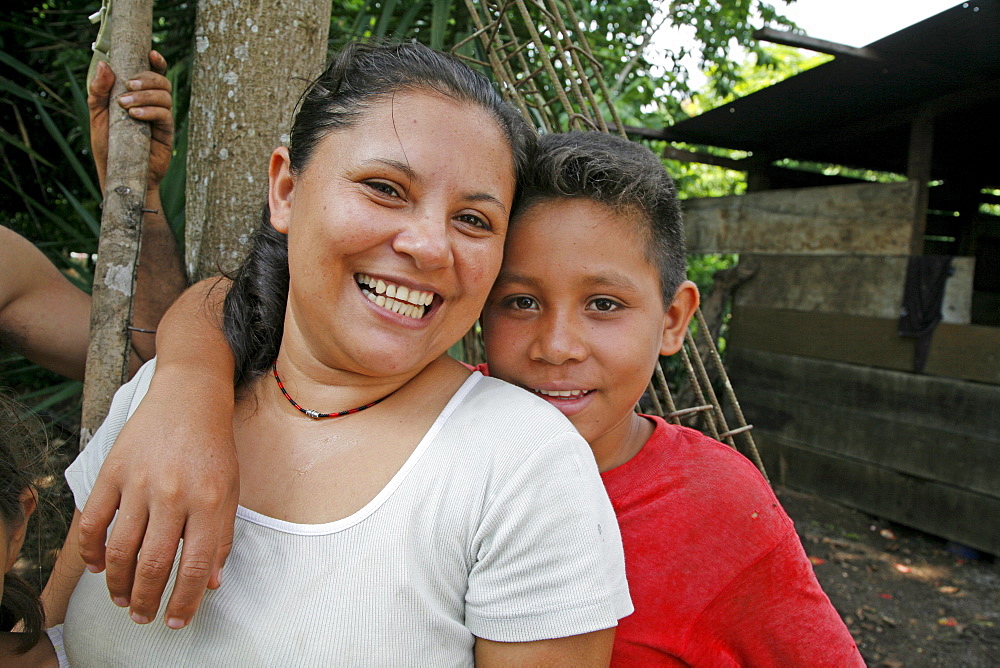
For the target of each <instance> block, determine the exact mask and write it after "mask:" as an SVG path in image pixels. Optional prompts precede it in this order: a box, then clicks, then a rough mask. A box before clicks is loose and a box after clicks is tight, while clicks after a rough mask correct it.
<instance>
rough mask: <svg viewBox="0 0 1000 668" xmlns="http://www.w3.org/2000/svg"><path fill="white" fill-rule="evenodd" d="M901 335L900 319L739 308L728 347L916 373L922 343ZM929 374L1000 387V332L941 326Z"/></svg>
mask: <svg viewBox="0 0 1000 668" xmlns="http://www.w3.org/2000/svg"><path fill="white" fill-rule="evenodd" d="M896 331H897V321H896V319H888V318H871V317H866V316H857V315H847V314H843V313H814V312H807V311H795V310H790V309H773V308H763V307H757V306H744V307H740V306H737V307H736V308H734V309H733V317H732V322H731V326H730V331H729V341H728V344H729V346H730V347H735V348H751V349H755V350H765V351H769V352H779V353H780V352H783V353H789V354H793V355H801V356H804V357H815V358H819V359H825V360H833V361H840V362H849V363H851V364H860V365H865V366H872V367H879V368H883V369H895V370H900V371H912V370H913V354H914V347H915V341H916V340H915V339H912V338H907V337H900V336H898V335H897V334H896ZM924 373H925V374H930V375H935V376H945V377H949V378H959V379H964V380H974V381H978V382H981V383H994V384H1000V328H998V327H983V326H978V325H949V324H941V325H938V327H937V329H936V330H935V331H934V335H933V337H932V339H931V350H930V355H929V356H928V358H927V366H926V367H925V368H924ZM998 419H1000V418H998Z"/></svg>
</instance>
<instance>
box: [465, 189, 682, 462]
mask: <svg viewBox="0 0 1000 668" xmlns="http://www.w3.org/2000/svg"><path fill="white" fill-rule="evenodd" d="M640 224H641V223H639V222H637V221H635V220H634V219H633V218H632V217H631V216H623V215H621V214H618V213H615V211H614V210H613V209H611V208H610V207H607V206H605V205H603V204H598V203H596V202H594V201H592V200H589V199H584V198H574V199H550V200H543V201H542V202H539V203H537V204H534V205H532V206H531V207H530V208H529V209H528V210H526V211H524V212H523V213H522V214H521V215H520V217H519V218H518V219H517V222H516V223H515V224H513V225H512V226H511V228H510V232H509V233H508V238H507V244H506V246H505V251H504V262H503V266H502V268H501V270H500V277H499V278H498V279H497V282H496V284H495V285H494V287H493V291H492V292H491V293H490V296H489V299H488V300H487V302H486V308H485V310H484V312H483V334H484V338H485V342H486V359H487V361H488V362H489V366H490V374H491V375H493V376H496V377H498V378H502V379H504V380H506V381H509V382H511V383H514V384H516V385H519V386H521V387H523V388H525V389H528V390H531V391H532V392H534V393H536V394H538V395H539V396H541V397H542V398H543V399H545V400H546V401H548V402H549V403H551V404H552V405H554V406H555V407H557V408H558V409H559V410H560V411H562V413H563V414H564V415H566V416H567V417H568V418H569V419H570V421H572V422H573V425H574V426H575V427H576V428H577V430H578V431H579V432H580V433H581V434H582V435H583V436H584V438H586V439H587V441H588V442H589V443H590V444H591V446H592V447H593V448H594V451H595V454H597V455H598V463H599V464H600V463H601V454H602V452H604V453H611V452H613V451H615V450H617V449H620V447H621V446H622V444H625V443H626V442H627V441H628V440H629V439H630V438H632V437H633V436H634V434H635V431H636V427H637V422H636V421H637V420H638V421H639V423H645V421H644V420H642V419H641V418H638V417H637V416H636V415H635V413H634V412H633V407H634V406H635V403H636V401H638V399H639V397H640V396H642V393H643V391H644V390H645V388H646V386H647V385H648V383H649V379H650V376H651V375H652V371H653V367H654V365H655V363H656V361H657V359H658V356H659V355H660V354H661V353H662V354H672V353H674V352H676V351H677V349H678V348H679V346H680V344H681V342H682V341H683V336H684V334H683V330H684V329H686V327H687V321H688V319H689V318H690V312H688V313H687V314H686V315H684V314H677V313H674V311H675V309H674V308H673V307H672V308H671V309H669V310H668V309H666V308H665V307H664V305H663V300H662V298H661V295H660V278H659V273H658V271H657V269H656V268H655V267H654V266H653V265H652V264H650V262H649V261H648V260H647V259H646V256H645V253H644V250H645V246H644V242H643V240H642V239H641V238H640V235H639V231H638V226H639V225H640ZM686 285H691V284H686ZM691 287H692V288H693V285H692V286H691ZM694 294H695V298H694V304H695V305H696V304H697V297H696V295H697V292H696V291H695V292H694ZM691 310H692V311H693V307H692V308H691ZM678 317H682V319H683V326H682V327H679V326H678V325H679V323H678V322H677V318H678ZM677 330H680V333H679V337H680V338H678V334H677ZM648 435H649V434H648V433H647V434H646V437H648ZM642 442H645V438H643V439H642ZM639 447H641V443H640V444H639ZM632 454H634V452H633V453H632ZM602 470H603V468H602Z"/></svg>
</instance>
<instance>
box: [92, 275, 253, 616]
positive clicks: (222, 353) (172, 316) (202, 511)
mask: <svg viewBox="0 0 1000 668" xmlns="http://www.w3.org/2000/svg"><path fill="white" fill-rule="evenodd" d="M227 288H228V281H226V280H225V279H209V280H206V281H202V282H201V283H198V284H197V285H195V286H194V287H192V288H191V289H190V290H188V291H187V292H186V293H184V294H183V295H182V296H181V297H180V298H179V299H178V300H177V303H176V304H175V305H174V306H173V307H171V308H170V310H169V311H168V312H167V314H166V315H165V316H164V317H163V320H162V321H161V323H160V328H159V331H158V333H157V336H156V339H157V347H158V352H159V355H158V357H157V368H156V373H155V374H154V375H153V380H152V382H151V384H150V386H149V391H148V392H147V393H146V396H145V397H144V398H143V400H142V402H141V403H140V404H139V407H138V408H137V409H136V411H135V413H134V414H133V415H132V416H131V417H130V418H129V421H128V422H127V423H126V425H125V427H124V428H123V429H122V431H121V433H120V434H119V436H118V438H117V439H116V441H115V444H114V446H113V447H112V449H111V452H110V453H109V455H108V457H107V459H106V460H105V462H104V465H103V467H102V468H101V472H100V475H99V476H98V478H97V482H96V483H95V485H94V489H93V491H92V492H91V493H90V497H89V499H88V501H87V504H86V506H85V507H84V509H83V514H82V516H81V520H80V555H81V556H82V558H83V560H84V561H85V562H86V563H87V564H88V566H89V567H90V568H91V569H92V570H97V571H100V570H103V569H104V568H105V567H106V568H107V582H108V589H109V590H110V593H111V597H112V599H113V600H115V602H116V603H118V604H119V605H122V606H126V605H127V606H129V607H131V611H132V618H133V619H134V620H136V621H137V622H139V623H143V622H144V621H148V620H151V619H153V617H154V616H155V614H156V611H157V609H158V608H159V604H160V598H161V597H162V595H163V590H164V587H165V586H166V582H167V578H168V576H169V575H170V570H171V567H172V565H173V562H174V555H175V554H176V551H177V547H178V541H179V540H180V539H181V538H183V539H184V547H183V550H182V553H181V561H180V565H179V567H178V571H177V580H176V583H175V584H174V589H173V594H172V595H171V597H170V601H169V603H168V604H167V610H166V615H165V619H166V620H167V624H168V626H173V627H177V628H180V627H181V626H185V625H187V623H188V622H190V620H191V617H192V616H193V615H194V613H195V611H196V610H197V609H198V605H199V604H200V603H201V597H202V595H203V594H204V592H205V587H206V586H208V587H210V588H213V589H214V588H215V587H218V586H219V584H220V576H221V569H222V565H223V563H224V562H225V560H226V557H228V555H229V549H230V547H231V545H232V539H233V523H234V520H235V515H236V506H237V503H238V501H239V467H238V464H237V461H236V448H235V445H234V443H233V424H232V421H233V401H234V393H233V357H232V353H231V352H230V350H229V345H228V344H227V343H226V340H225V337H224V336H223V333H222V331H221V329H220V327H219V323H220V321H221V317H220V314H221V311H222V301H223V299H224V297H225V292H226V289H227ZM119 507H121V508H123V509H126V508H127V509H128V512H127V513H126V514H124V516H123V517H120V518H119V519H118V521H117V522H115V527H114V530H113V531H112V533H111V535H110V536H109V537H108V539H107V547H105V536H106V535H107V529H108V526H109V525H110V524H111V521H112V519H114V516H115V511H116V510H118V508H119Z"/></svg>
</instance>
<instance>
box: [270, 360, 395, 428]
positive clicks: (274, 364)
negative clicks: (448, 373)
mask: <svg viewBox="0 0 1000 668" xmlns="http://www.w3.org/2000/svg"><path fill="white" fill-rule="evenodd" d="M271 370H272V371H273V372H274V379H275V380H276V381H278V389H279V390H281V393H282V394H283V395H285V399H288V403H290V404H291V405H292V406H295V408H296V409H297V410H298V411H299V412H301V413H302V414H303V415H308V416H309V417H311V418H312V419H313V420H319V419H321V418H338V417H344V416H345V415H351V414H352V413H360V412H361V411H363V410H365V409H366V408H371V407H372V406H374V405H375V404H380V403H382V402H383V401H385V400H386V399H388V398H389V397H390V396H392V394H393V393H392V392H390V393H389V394H387V395H385V396H384V397H382V398H381V399H376V400H375V401H373V402H371V403H370V404H365V405H364V406H358V407H357V408H351V409H350V410H346V411H340V412H339V413H320V412H319V411H314V410H312V409H309V408H302V406H299V404H298V403H296V401H295V399H292V397H291V395H290V394H288V390H286V389H285V384H284V383H282V382H281V377H280V376H278V360H275V361H274V362H272V363H271Z"/></svg>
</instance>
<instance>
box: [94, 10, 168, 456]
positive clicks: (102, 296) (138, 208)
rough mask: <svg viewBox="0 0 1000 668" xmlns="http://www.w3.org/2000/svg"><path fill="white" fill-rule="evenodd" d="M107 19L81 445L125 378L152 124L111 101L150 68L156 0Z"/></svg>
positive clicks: (104, 413)
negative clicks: (100, 188)
mask: <svg viewBox="0 0 1000 668" xmlns="http://www.w3.org/2000/svg"><path fill="white" fill-rule="evenodd" d="M105 20H108V19H105ZM110 20H111V21H112V23H111V49H110V52H109V54H108V55H109V64H110V65H111V69H112V70H114V72H115V85H114V88H112V90H111V100H112V102H111V104H110V105H109V109H108V118H109V127H108V173H107V180H106V181H105V188H106V190H105V192H104V211H103V214H102V215H101V238H100V241H99V243H98V246H97V268H96V270H95V272H94V286H93V293H92V295H93V297H92V302H91V307H90V346H89V347H88V349H87V370H86V378H85V382H84V387H83V419H82V421H81V426H80V449H81V450H82V449H83V448H84V447H86V445H87V443H88V442H90V439H91V438H92V437H93V435H94V432H95V431H97V428H98V427H99V426H100V425H101V423H102V422H103V421H104V418H105V417H106V416H107V413H108V409H109V408H110V407H111V398H112V397H113V396H114V393H115V391H116V390H117V389H118V388H119V387H120V386H121V384H122V383H123V382H125V380H127V379H128V370H129V356H130V352H131V347H130V336H129V331H128V325H129V323H130V322H131V320H132V295H133V293H134V291H135V276H136V264H137V260H138V258H139V239H140V235H141V232H142V209H143V206H144V199H145V195H146V177H147V171H148V170H149V141H150V127H149V124H148V123H142V122H140V121H136V120H133V119H132V118H131V117H129V115H128V113H127V112H126V111H125V110H124V109H122V108H121V107H120V106H119V105H118V104H117V103H116V102H115V100H116V99H117V98H118V96H119V95H121V94H122V93H124V92H125V82H126V81H127V80H128V79H129V78H131V77H133V76H135V75H136V74H138V73H139V72H142V71H145V70H148V69H149V49H150V44H151V39H152V25H153V0H127V1H126V2H121V1H119V2H116V3H115V4H114V8H113V11H112V14H111V16H110Z"/></svg>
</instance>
